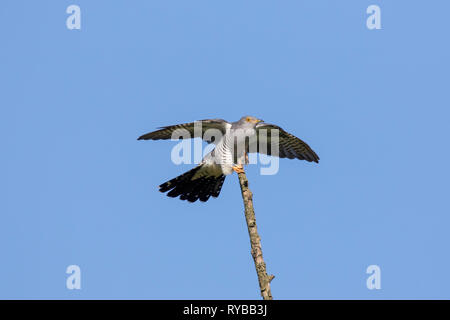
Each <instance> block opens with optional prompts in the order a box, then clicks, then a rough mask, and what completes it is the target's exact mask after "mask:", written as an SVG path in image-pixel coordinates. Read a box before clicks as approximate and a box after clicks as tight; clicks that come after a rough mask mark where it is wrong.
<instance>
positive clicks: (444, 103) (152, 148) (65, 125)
mask: <svg viewBox="0 0 450 320" xmlns="http://www.w3.org/2000/svg"><path fill="white" fill-rule="evenodd" d="M70 4H77V5H79V6H80V7H81V15H82V16H81V19H82V22H81V23H82V26H81V30H68V29H67V28H66V18H67V16H68V14H66V12H65V11H66V8H67V6H69V5H70ZM370 4H378V5H379V6H380V7H381V10H382V30H373V31H371V30H368V29H367V28H366V18H367V14H366V8H367V7H368V6H369V5H370ZM449 12H450V3H449V2H448V1H444V0H442V1H437V0H436V1H414V2H411V1H381V0H370V1H365V0H358V1H356V0H354V1H316V0H314V1H313V0H308V1H297V0H296V1H294V0H292V1H281V2H276V1H226V2H225V1H206V0H203V1H198V0H190V1H156V0H155V1H114V2H113V1H82V0H76V1H17V0H15V1H2V4H1V6H0V39H1V50H0V61H1V62H0V91H1V94H0V106H1V117H0V123H1V126H0V130H1V132H0V134H1V136H2V139H1V158H0V162H1V163H0V164H1V177H2V178H1V184H0V188H1V189H0V194H1V196H0V197H1V201H0V211H1V215H0V219H1V221H0V243H1V245H0V248H1V250H0V251H1V264H0V298H62V299H79V298H84V299H92V298H125V299H128V298H136V299H144V298H145V299H166V298H167V299H172V298H174V299H182V298H187V299H189V298H193V299H226V298H236V299H258V298H259V291H258V285H257V279H256V274H255V269H254V266H253V261H252V258H251V256H250V250H249V238H248V234H247V228H246V225H245V220H244V214H243V205H242V199H241V195H240V190H239V186H238V181H237V177H236V175H232V176H229V177H228V178H227V179H226V181H225V184H224V187H223V190H222V193H221V195H220V197H219V198H218V199H212V200H210V201H208V202H207V203H194V204H190V203H187V202H184V201H180V200H178V199H172V198H168V197H166V196H165V195H163V194H161V193H159V192H158V191H157V186H158V185H159V184H160V183H161V182H164V181H166V180H167V179H169V178H172V177H174V176H176V175H178V174H180V173H182V172H184V171H186V170H188V169H189V168H191V167H192V165H180V166H176V165H174V164H173V163H172V162H171V161H170V151H171V149H172V147H173V146H174V145H175V142H171V141H136V138H137V137H138V136H139V135H141V134H143V133H146V132H148V131H152V130H154V129H155V128H156V127H159V126H163V125H169V124H175V123H179V122H189V121H192V120H197V119H204V118H210V117H219V118H224V119H227V120H230V121H235V120H237V119H239V118H240V117H241V116H242V115H244V114H251V115H254V116H257V117H261V118H263V119H265V120H267V121H269V122H272V123H276V124H279V125H280V126H282V127H283V128H284V129H286V130H288V131H290V132H292V133H293V134H295V135H297V136H299V137H301V138H302V139H304V140H305V141H307V142H308V143H309V144H310V145H311V146H312V147H313V148H314V150H315V151H316V152H317V153H318V154H319V155H320V157H321V162H320V164H319V165H316V164H311V163H307V162H304V161H298V160H286V159H284V160H281V163H280V171H279V173H278V174H277V175H273V176H261V175H260V174H259V170H258V167H256V166H251V167H249V168H248V177H249V180H250V186H251V189H252V190H253V192H254V201H255V209H256V214H257V222H258V227H259V232H260V235H261V237H262V245H263V251H264V257H265V260H266V262H267V264H268V271H269V272H270V273H273V274H275V275H276V278H275V280H274V281H273V282H272V293H273V295H274V297H275V298H283V299H304V298H342V299H347V298H359V299H380V298H387V299H391V298H450V276H449V270H450V257H449V249H448V246H449V243H450V235H449V225H450V217H449V213H450V210H449V209H450V206H449V202H448V201H449V198H448V195H449V178H450V172H449V168H448V164H449V162H450V151H449V148H448V146H449V142H448V141H449V129H448V127H449V124H448V123H449V117H450V111H449V108H450V103H449V96H448V94H449V71H450V63H449V56H450V45H449V41H448V36H449V22H448V13H449ZM71 264H76V265H79V266H80V267H81V272H82V276H81V277H82V279H81V281H82V284H81V285H82V289H81V290H79V291H77V290H72V291H71V290H68V289H66V287H65V284H66V277H67V276H68V275H67V274H66V273H65V271H66V268H67V266H69V265H71ZM371 264H376V265H379V266H380V268H381V273H382V274H381V286H382V289H381V290H368V289H367V288H366V278H367V276H368V275H367V274H366V268H367V266H369V265H371Z"/></svg>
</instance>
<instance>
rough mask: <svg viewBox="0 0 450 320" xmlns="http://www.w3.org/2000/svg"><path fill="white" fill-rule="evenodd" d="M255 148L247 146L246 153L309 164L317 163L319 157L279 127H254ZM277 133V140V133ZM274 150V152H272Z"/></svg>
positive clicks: (261, 124) (267, 124)
mask: <svg viewBox="0 0 450 320" xmlns="http://www.w3.org/2000/svg"><path fill="white" fill-rule="evenodd" d="M256 132H257V139H256V141H255V142H254V143H256V146H255V145H254V144H253V145H249V146H248V147H247V151H248V152H255V151H256V152H259V153H262V154H267V155H273V156H278V157H280V158H288V159H295V158H296V159H300V160H306V161H309V162H317V163H318V162H319V160H320V158H319V156H318V155H317V154H316V153H315V152H314V151H313V149H311V147H310V146H309V145H308V144H307V143H306V142H304V141H302V140H300V139H299V138H297V137H296V136H294V135H292V134H290V133H289V132H286V131H284V130H283V129H282V128H281V127H279V126H277V125H274V124H269V123H259V124H257V125H256ZM277 132H278V139H277V138H276V137H277V134H276V133H277ZM273 149H274V150H273Z"/></svg>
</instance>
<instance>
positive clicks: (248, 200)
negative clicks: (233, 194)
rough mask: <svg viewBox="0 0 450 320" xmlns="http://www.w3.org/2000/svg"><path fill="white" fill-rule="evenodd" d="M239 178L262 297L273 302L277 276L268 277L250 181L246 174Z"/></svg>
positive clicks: (240, 175) (241, 174)
mask: <svg viewBox="0 0 450 320" xmlns="http://www.w3.org/2000/svg"><path fill="white" fill-rule="evenodd" d="M238 177H239V184H240V185H241V192H242V199H243V200H244V208H245V220H246V221H247V228H248V234H249V236H250V245H251V253H252V257H253V261H254V262H255V268H256V273H257V275H258V282H259V288H260V290H261V296H262V297H263V299H264V300H272V299H273V298H272V293H271V291H270V282H271V281H272V279H273V278H275V276H274V275H268V274H267V271H266V263H265V262H264V259H263V254H262V249H261V238H260V237H259V235H258V230H257V227H256V218H255V210H254V209H253V194H252V192H251V191H250V189H249V188H248V180H247V176H246V175H245V173H244V172H242V173H238Z"/></svg>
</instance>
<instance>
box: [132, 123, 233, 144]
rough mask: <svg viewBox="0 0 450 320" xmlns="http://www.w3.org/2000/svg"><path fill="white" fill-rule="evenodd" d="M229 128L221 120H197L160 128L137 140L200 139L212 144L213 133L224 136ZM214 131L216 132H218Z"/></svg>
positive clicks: (227, 124)
mask: <svg viewBox="0 0 450 320" xmlns="http://www.w3.org/2000/svg"><path fill="white" fill-rule="evenodd" d="M230 126H231V124H230V123H229V122H227V121H225V120H223V119H206V120H199V121H195V122H190V123H183V124H176V125H173V126H166V127H161V128H160V129H159V130H157V131H153V132H150V133H146V134H144V135H142V136H140V137H139V138H138V140H161V139H162V140H168V139H190V138H202V139H203V140H205V141H207V142H208V143H210V142H214V138H216V134H215V133H214V132H216V133H221V134H222V135H224V134H225V132H226V130H227V128H229V127H230ZM213 129H214V130H213ZM208 130H210V131H209V134H208V132H207V131H208ZM215 130H218V131H219V132H217V131H215ZM205 133H206V134H205Z"/></svg>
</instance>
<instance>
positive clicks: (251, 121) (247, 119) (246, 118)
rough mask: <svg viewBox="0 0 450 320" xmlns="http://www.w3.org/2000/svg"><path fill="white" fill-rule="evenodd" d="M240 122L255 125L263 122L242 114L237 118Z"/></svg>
mask: <svg viewBox="0 0 450 320" xmlns="http://www.w3.org/2000/svg"><path fill="white" fill-rule="evenodd" d="M239 122H240V123H241V124H244V125H251V126H256V125H257V124H258V123H260V122H263V120H261V119H258V118H255V117H252V116H244V117H242V118H241V120H239Z"/></svg>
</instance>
